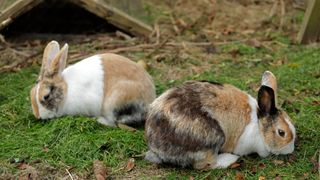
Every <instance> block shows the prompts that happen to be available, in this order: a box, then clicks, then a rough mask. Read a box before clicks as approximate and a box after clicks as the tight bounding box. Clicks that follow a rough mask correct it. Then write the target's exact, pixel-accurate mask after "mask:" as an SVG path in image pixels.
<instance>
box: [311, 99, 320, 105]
mask: <svg viewBox="0 0 320 180" xmlns="http://www.w3.org/2000/svg"><path fill="white" fill-rule="evenodd" d="M311 104H312V105H315V106H318V105H320V101H317V100H314V101H312V103H311Z"/></svg>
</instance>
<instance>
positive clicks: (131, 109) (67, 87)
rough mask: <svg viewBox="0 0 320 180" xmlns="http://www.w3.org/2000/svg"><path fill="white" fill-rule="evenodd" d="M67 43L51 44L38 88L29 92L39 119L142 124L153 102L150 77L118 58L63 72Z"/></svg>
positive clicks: (102, 58) (97, 57)
mask: <svg viewBox="0 0 320 180" xmlns="http://www.w3.org/2000/svg"><path fill="white" fill-rule="evenodd" d="M67 56H68V44H65V45H64V46H63V47H62V49H60V47H59V43H58V42H56V41H51V42H50V43H48V45H47V46H46V48H45V50H44V54H43V60H42V66H41V70H40V74H39V77H38V80H37V83H36V85H35V86H34V87H33V88H32V89H31V92H30V99H31V105H32V111H33V114H34V116H35V117H36V118H37V119H51V118H54V117H60V116H63V115H84V116H91V117H97V120H98V122H99V123H101V124H104V125H106V126H111V127H115V126H117V124H118V123H122V124H127V125H140V124H143V123H144V121H145V116H146V112H147V109H148V107H149V105H150V103H151V102H152V101H153V100H154V99H155V97H156V94H155V86H154V84H153V80H152V78H151V76H150V75H149V74H148V73H147V72H146V71H145V70H144V69H143V67H141V66H140V65H138V64H137V63H135V62H133V61H131V60H129V59H127V58H125V57H122V56H120V55H116V54H111V53H106V54H99V55H94V56H91V57H89V58H86V59H84V60H81V61H80V62H78V63H76V64H74V65H70V66H69V67H67V68H65V66H66V60H67Z"/></svg>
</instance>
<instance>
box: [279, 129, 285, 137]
mask: <svg viewBox="0 0 320 180" xmlns="http://www.w3.org/2000/svg"><path fill="white" fill-rule="evenodd" d="M278 134H279V136H281V137H284V136H285V135H286V133H285V132H284V130H281V129H278Z"/></svg>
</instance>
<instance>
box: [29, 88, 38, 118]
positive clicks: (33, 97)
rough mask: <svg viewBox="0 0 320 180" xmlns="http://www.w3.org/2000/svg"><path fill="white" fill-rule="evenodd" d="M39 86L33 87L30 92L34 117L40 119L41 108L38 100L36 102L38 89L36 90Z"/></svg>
mask: <svg viewBox="0 0 320 180" xmlns="http://www.w3.org/2000/svg"><path fill="white" fill-rule="evenodd" d="M36 87H37V86H35V87H33V88H32V89H31V91H30V100H31V106H32V112H33V115H34V116H35V117H36V118H37V119H39V118H40V115H39V107H38V103H37V100H36V93H37V89H36Z"/></svg>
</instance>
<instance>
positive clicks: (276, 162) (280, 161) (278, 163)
mask: <svg viewBox="0 0 320 180" xmlns="http://www.w3.org/2000/svg"><path fill="white" fill-rule="evenodd" d="M272 162H273V164H274V165H282V164H283V163H284V162H283V161H282V160H277V159H275V160H273V161H272Z"/></svg>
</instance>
